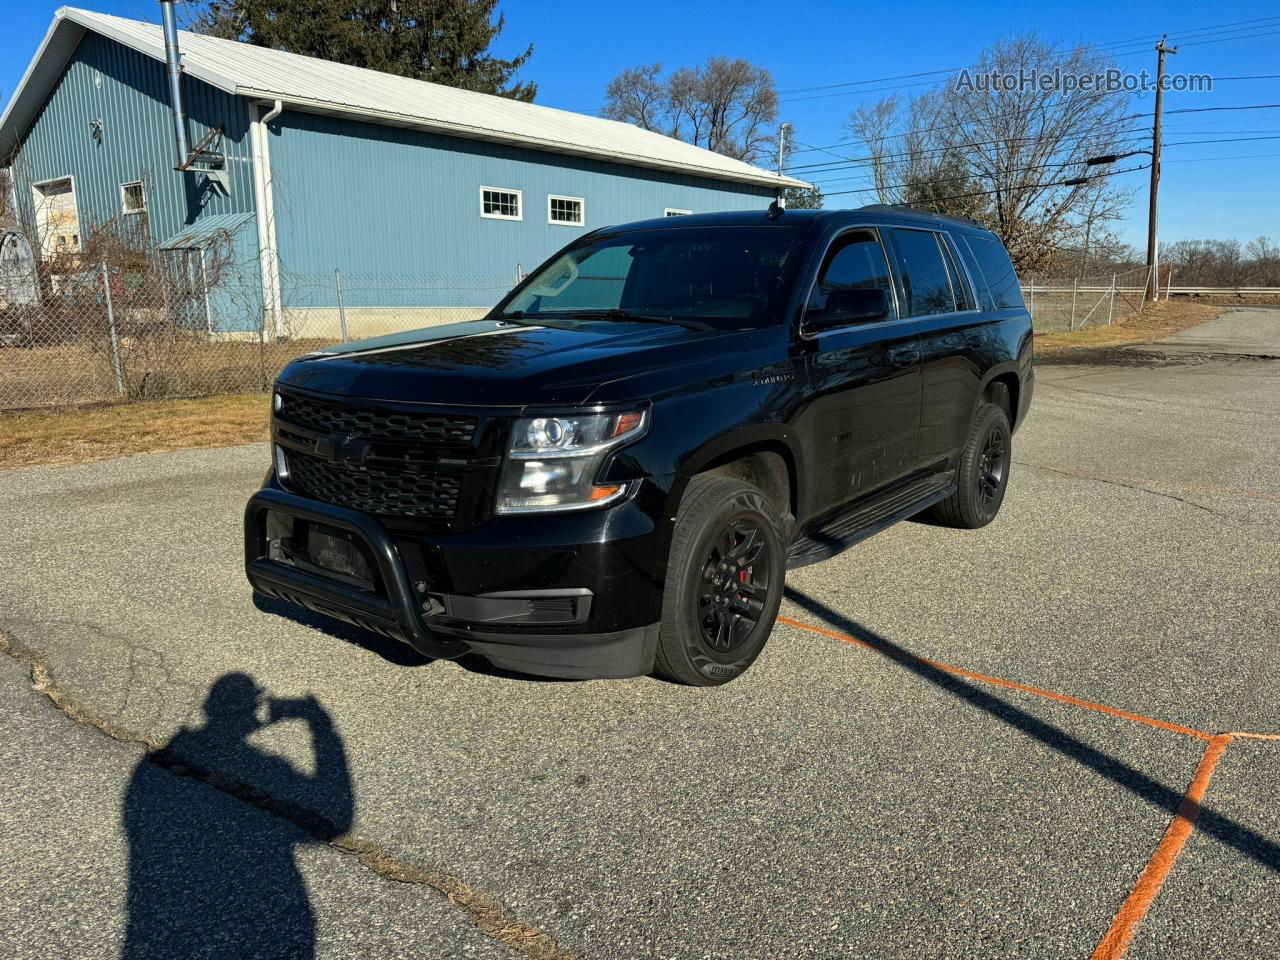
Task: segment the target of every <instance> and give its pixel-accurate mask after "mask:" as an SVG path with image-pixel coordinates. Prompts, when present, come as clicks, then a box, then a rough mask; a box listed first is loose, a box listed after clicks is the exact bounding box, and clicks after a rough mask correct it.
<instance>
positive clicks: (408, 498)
mask: <svg viewBox="0 0 1280 960" xmlns="http://www.w3.org/2000/svg"><path fill="white" fill-rule="evenodd" d="M287 460H288V467H289V480H290V483H291V485H292V486H293V487H295V488H296V489H297V490H298V492H300V493H302V494H305V495H306V496H309V497H313V498H314V499H316V500H324V501H326V502H327V503H333V504H337V505H338V506H340V507H349V508H350V509H352V510H360V511H362V512H364V513H373V514H379V515H382V516H393V517H422V518H427V519H432V520H448V519H451V518H452V517H453V515H454V514H455V513H456V512H457V510H458V496H459V494H460V493H461V491H462V481H461V478H460V477H458V476H453V475H450V474H441V473H436V472H432V471H430V470H429V469H425V470H424V469H423V468H411V467H407V466H405V467H398V468H397V469H395V470H383V469H381V468H379V467H342V466H337V465H335V464H331V463H328V462H326V461H324V460H320V459H318V458H316V457H310V456H307V455H306V454H302V453H298V452H296V451H290V452H289V453H288V454H287Z"/></svg>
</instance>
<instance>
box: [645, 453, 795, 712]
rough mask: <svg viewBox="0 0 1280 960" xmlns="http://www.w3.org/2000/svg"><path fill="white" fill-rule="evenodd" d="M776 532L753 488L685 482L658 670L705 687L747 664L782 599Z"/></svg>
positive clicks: (776, 518)
mask: <svg viewBox="0 0 1280 960" xmlns="http://www.w3.org/2000/svg"><path fill="white" fill-rule="evenodd" d="M782 530H783V521H782V517H781V516H780V515H779V513H778V509H777V507H775V506H774V504H773V503H772V502H770V500H769V498H768V497H767V496H766V495H765V494H764V492H763V491H762V490H760V488H759V487H756V486H753V485H752V484H750V483H747V482H746V481H744V480H737V479H734V478H731V477H716V476H700V477H694V478H693V480H692V481H690V483H689V486H688V489H687V490H686V491H685V495H684V499H683V500H682V501H681V503H680V509H679V511H678V512H677V514H676V526H675V533H674V535H673V536H672V540H671V555H670V560H669V562H668V564H667V579H666V586H665V590H664V593H663V599H662V625H661V628H660V629H659V632H658V650H657V657H656V661H655V664H654V667H655V671H656V672H657V673H658V674H660V675H661V676H663V677H666V678H667V679H668V680H672V681H674V682H676V683H684V684H689V685H691V686H699V687H710V686H718V685H719V684H723V683H728V682H729V681H730V680H733V679H734V678H735V677H739V676H741V675H742V674H743V673H744V672H745V671H746V669H747V668H748V667H749V666H751V664H752V663H753V662H754V661H755V659H756V657H758V656H759V655H760V651H761V650H763V649H764V645H765V641H767V640H768V639H769V634H770V632H772V630H773V624H774V621H775V620H777V618H778V607H779V606H780V605H781V604H782V589H783V580H784V577H785V576H786V562H787V554H786V549H785V547H784V545H783V540H782V534H781V531H782ZM762 567H763V569H761V568H762ZM753 617H754V619H752V618H753Z"/></svg>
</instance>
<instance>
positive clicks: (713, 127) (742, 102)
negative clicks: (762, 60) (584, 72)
mask: <svg viewBox="0 0 1280 960" xmlns="http://www.w3.org/2000/svg"><path fill="white" fill-rule="evenodd" d="M604 114H605V116H607V117H610V118H611V119H614V120H622V121H625V122H627V123H634V124H635V125H636V126H638V127H642V128H643V129H645V130H654V131H657V132H658V133H663V134H666V135H667V136H670V137H675V138H677V139H679V140H684V141H685V142H687V143H693V144H696V145H697V146H700V147H706V148H707V149H708V150H714V151H715V152H716V153H722V154H724V155H726V156H730V157H736V158H737V159H739V160H745V161H747V162H748V163H757V162H759V161H760V160H761V158H762V157H764V156H766V155H767V154H768V151H769V149H770V147H771V146H772V141H773V136H774V124H775V122H776V120H777V116H778V94H777V90H776V89H775V88H774V85H773V77H772V76H771V75H770V73H769V71H768V70H766V69H765V68H764V67H760V66H756V65H755V64H752V63H750V62H748V61H746V60H742V59H737V60H731V59H729V58H727V57H712V58H711V59H709V60H708V61H707V62H706V63H705V64H704V65H702V66H700V67H681V68H680V69H678V70H675V71H673V72H672V73H671V74H670V75H669V76H668V77H666V78H665V79H663V77H662V65H661V64H658V63H654V64H648V65H644V66H639V67H632V68H630V69H627V70H623V71H622V72H621V73H619V74H618V75H617V76H616V77H614V78H613V80H612V81H610V83H609V87H608V89H607V90H606V92H605V106H604Z"/></svg>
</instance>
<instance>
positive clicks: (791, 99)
mask: <svg viewBox="0 0 1280 960" xmlns="http://www.w3.org/2000/svg"><path fill="white" fill-rule="evenodd" d="M1258 24H1263V25H1265V26H1268V27H1271V26H1277V25H1280V17H1274V16H1273V17H1259V18H1256V19H1254V20H1238V21H1232V22H1228V23H1223V24H1216V25H1212V26H1206V27H1199V28H1195V29H1192V30H1181V31H1172V32H1171V33H1170V36H1173V37H1177V38H1182V37H1193V39H1191V40H1188V41H1186V42H1184V44H1183V45H1184V46H1199V45H1201V44H1206V43H1224V42H1226V41H1229V40H1251V39H1255V38H1258V37H1269V36H1274V35H1276V34H1278V33H1280V30H1278V31H1274V32H1263V33H1257V32H1244V31H1246V30H1247V29H1254V30H1256V25H1258ZM1246 25H1254V26H1252V27H1248V26H1246ZM1221 28H1228V29H1221ZM1231 33H1238V34H1240V35H1239V36H1217V34H1231ZM1197 36H1202V37H1209V38H1213V37H1217V38H1216V39H1194V38H1195V37H1197ZM1151 39H1153V38H1150V37H1134V38H1132V39H1130V40H1121V41H1111V42H1108V43H1102V44H1095V45H1092V46H1093V49H1095V50H1098V51H1100V52H1103V53H1112V54H1113V55H1115V56H1117V57H1128V56H1135V55H1137V54H1140V53H1145V52H1146V50H1147V49H1148V46H1149V44H1150V42H1151ZM1138 44H1141V45H1140V46H1138ZM1126 47H1135V49H1133V50H1125V49H1124V48H1126ZM1064 48H1065V45H1064V44H1057V45H1055V46H1053V47H1051V48H1050V52H1051V53H1054V52H1060V51H1062V50H1063V49H1064ZM973 66H975V65H974V64H969V65H968V66H965V67H941V68H938V69H936V70H924V71H920V72H918V73H903V74H897V75H894V76H888V77H875V78H871V79H867V80H849V81H845V82H842V83H829V84H822V85H819V86H813V87H796V88H793V89H790V90H781V91H779V102H781V103H796V102H799V101H802V100H823V99H828V98H830V97H838V96H847V95H848V94H850V93H875V92H881V91H884V90H900V89H904V88H907V87H918V86H927V85H929V84H933V83H937V82H938V80H918V81H916V82H914V83H904V84H897V85H895V86H891V87H880V88H877V89H876V90H841V92H837V93H825V94H820V95H816V96H791V94H798V93H809V92H811V91H818V90H838V89H840V88H845V87H860V86H866V85H868V84H874V83H885V82H887V81H890V80H908V79H914V78H916V77H927V76H932V75H936V74H951V73H955V72H957V71H959V70H965V69H969V68H971V67H973ZM1223 79H1255V78H1253V77H1249V78H1234V77H1233V78H1226V77H1224V78H1223ZM1256 79H1273V78H1272V77H1269V76H1267V75H1263V76H1261V77H1258V78H1256Z"/></svg>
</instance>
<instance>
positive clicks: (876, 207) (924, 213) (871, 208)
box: [858, 203, 988, 230]
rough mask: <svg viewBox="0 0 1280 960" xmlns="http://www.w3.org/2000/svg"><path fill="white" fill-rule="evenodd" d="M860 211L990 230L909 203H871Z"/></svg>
mask: <svg viewBox="0 0 1280 960" xmlns="http://www.w3.org/2000/svg"><path fill="white" fill-rule="evenodd" d="M858 210H859V211H861V212H862V213H907V214H911V215H912V216H917V217H929V218H931V219H934V220H950V221H951V222H952V223H963V224H966V225H968V226H971V227H981V228H982V229H983V230H986V229H988V228H987V225H986V224H984V223H980V222H979V221H977V220H974V219H973V218H971V217H958V216H954V215H952V214H949V213H934V212H933V211H932V210H921V209H920V208H919V207H913V206H911V205H910V204H909V203H869V204H867V205H866V206H865V207H858Z"/></svg>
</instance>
